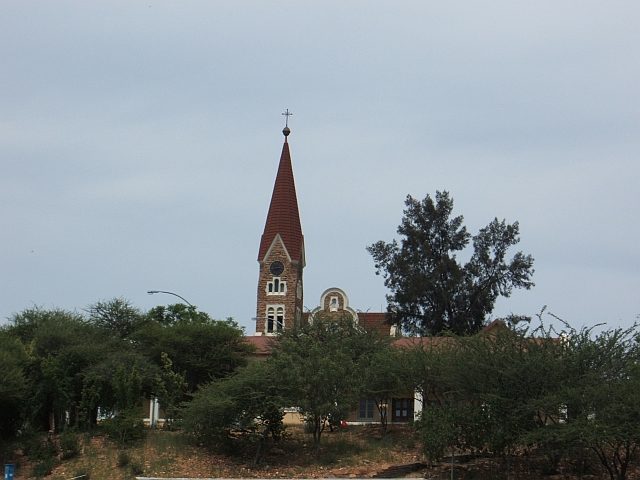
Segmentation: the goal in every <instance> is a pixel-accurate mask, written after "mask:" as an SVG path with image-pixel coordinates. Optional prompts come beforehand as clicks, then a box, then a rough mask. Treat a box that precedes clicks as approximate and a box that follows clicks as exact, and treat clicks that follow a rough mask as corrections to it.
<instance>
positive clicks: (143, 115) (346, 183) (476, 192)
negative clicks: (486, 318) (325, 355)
mask: <svg viewBox="0 0 640 480" xmlns="http://www.w3.org/2000/svg"><path fill="white" fill-rule="evenodd" d="M639 24H640V3H639V2H636V1H629V2H612V1H607V2H590V1H585V0H581V1H579V2H578V1H576V2H558V1H555V0H554V1H548V2H544V1H535V2H533V1H531V2H511V1H505V2H464V3H456V2H425V1H416V2H410V1H405V2H375V1H367V2H364V1H361V2H344V1H340V2H331V1H326V0H324V1H321V2H318V1H305V2H285V1H282V2H275V1H273V2H270V1H261V2H241V1H233V2H209V1H206V2H205V1H203V2H195V1H193V2H157V1H155V0H149V1H146V2H136V1H121V2H117V1H114V2H104V3H102V4H98V3H97V2H80V1H78V2H19V1H13V2H9V1H7V2H2V4H0V45H2V48H0V91H1V94H0V225H1V227H0V252H1V254H0V318H2V319H4V318H6V317H9V316H10V315H11V314H12V313H14V312H18V311H21V310H23V309H24V308H27V307H31V306H33V305H34V304H35V305H41V306H44V307H45V308H51V307H54V306H55V307H60V308H65V309H70V310H73V309H82V308H84V307H86V306H87V305H88V304H90V303H93V302H95V301H97V300H101V299H108V298H112V297H124V298H127V299H130V300H131V301H132V302H133V303H135V304H136V305H137V306H139V307H140V308H142V309H148V308H151V307H153V306H156V305H160V304H167V303H174V300H177V299H175V298H173V297H170V296H162V295H154V296H149V295H147V294H146V291H147V290H150V289H158V290H169V291H173V292H176V293H178V294H180V295H182V296H184V297H185V298H187V299H188V300H189V301H190V302H191V303H193V304H196V305H198V306H199V307H200V308H201V309H203V310H204V311H207V312H208V313H209V314H210V315H212V316H213V317H215V318H224V317H234V318H235V319H236V320H238V321H239V322H240V323H241V324H242V325H244V326H246V327H247V332H248V333H253V329H254V326H253V322H252V320H251V319H252V317H254V316H255V304H256V286H257V274H258V263H257V261H256V257H257V252H258V246H259V241H260V235H261V234H262V229H263V227H264V221H265V218H266V214H267V208H268V203H269V200H270V197H271V190H272V187H273V181H274V178H275V174H276V169H277V164H278V160H279V156H280V151H281V148H282V141H283V137H282V134H281V130H282V128H283V126H284V121H283V117H282V116H281V113H282V112H284V110H285V109H286V108H289V109H290V110H291V111H292V112H293V113H294V116H293V117H292V118H291V121H290V127H291V130H292V134H291V136H290V137H289V138H290V145H291V155H292V159H293V165H294V170H295V175H296V183H297V189H298V201H299V206H300V212H301V217H302V226H303V231H304V234H305V242H306V253H307V268H306V269H305V304H306V306H307V307H309V308H313V307H315V306H316V305H317V302H318V301H319V298H320V295H321V293H322V292H323V291H324V290H325V289H326V288H328V287H331V286H338V287H341V288H343V289H344V290H345V291H346V292H347V294H348V295H349V296H350V300H351V305H352V306H353V307H354V308H356V309H361V310H367V309H369V308H370V309H371V311H380V310H381V308H384V305H385V294H386V293H387V292H386V289H385V288H384V285H383V280H382V277H380V276H376V275H375V270H374V266H373V262H372V260H371V257H370V256H369V254H368V253H367V252H366V250H365V247H366V246H367V245H370V244H372V243H374V242H375V241H377V240H386V241H390V240H391V239H393V238H394V236H395V230H396V228H397V225H398V224H399V222H400V219H401V216H402V209H403V206H404V205H403V202H404V199H405V197H406V195H407V194H411V195H412V196H414V197H418V198H423V197H424V196H425V195H426V194H427V193H429V194H431V195H432V196H433V195H434V194H435V191H436V190H448V191H449V192H450V194H451V196H452V197H453V198H454V200H455V210H454V213H456V214H462V215H464V217H465V220H466V224H467V227H468V228H469V230H470V231H471V232H472V233H476V232H477V230H478V229H479V228H481V227H483V226H485V225H486V224H487V223H489V222H490V221H491V220H492V219H493V218H494V217H498V218H500V219H502V218H506V219H507V221H509V222H513V221H516V220H518V221H519V222H520V228H521V236H522V242H521V243H520V245H519V247H520V249H521V250H523V251H524V252H525V253H530V254H532V255H533V256H534V257H535V259H536V262H535V269H536V273H535V275H534V281H535V282H536V287H535V288H534V289H533V290H531V291H522V292H516V293H515V294H514V295H513V296H512V297H511V298H510V299H501V300H500V301H499V303H498V305H497V308H496V310H495V312H494V315H495V316H502V315H505V314H508V313H509V312H514V313H519V314H528V315H534V314H535V313H536V312H538V311H539V310H540V309H541V307H542V306H543V305H548V306H549V310H550V311H552V312H554V313H555V314H557V315H559V316H561V317H563V318H564V319H566V320H568V321H569V322H571V323H572V324H575V325H581V324H587V325H593V324H596V323H599V322H608V324H609V325H612V326H615V325H630V324H632V323H633V321H634V320H635V318H636V316H637V315H638V314H640V295H639V292H640V249H639V245H640V242H639V237H640V209H639V208H638V205H640V193H639V190H638V186H639V185H640V161H639V160H640V158H639V157H640V155H639V154H640V135H639V133H640V132H639V130H640V121H639V120H640V88H639V79H640V61H639V59H640V29H639V28H638V25H639ZM511 253H515V250H514V251H513V252H511Z"/></svg>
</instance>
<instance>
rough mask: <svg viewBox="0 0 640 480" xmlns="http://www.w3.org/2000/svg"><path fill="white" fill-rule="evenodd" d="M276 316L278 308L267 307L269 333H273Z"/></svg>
mask: <svg viewBox="0 0 640 480" xmlns="http://www.w3.org/2000/svg"><path fill="white" fill-rule="evenodd" d="M275 316H276V310H275V308H273V307H268V308H267V333H273V332H274V330H273V328H274V320H275Z"/></svg>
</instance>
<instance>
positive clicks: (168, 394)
mask: <svg viewBox="0 0 640 480" xmlns="http://www.w3.org/2000/svg"><path fill="white" fill-rule="evenodd" d="M160 358H161V361H162V374H161V376H160V379H159V381H158V390H157V397H158V400H159V401H160V405H161V406H162V408H163V409H164V412H165V425H164V427H165V428H170V427H171V425H172V424H173V421H174V420H175V418H176V415H177V412H178V406H179V404H180V402H181V401H182V399H183V397H184V393H185V391H186V389H187V382H186V380H185V374H184V373H176V372H174V371H173V362H172V361H171V359H170V358H169V355H167V354H166V353H165V352H162V354H161V357H160Z"/></svg>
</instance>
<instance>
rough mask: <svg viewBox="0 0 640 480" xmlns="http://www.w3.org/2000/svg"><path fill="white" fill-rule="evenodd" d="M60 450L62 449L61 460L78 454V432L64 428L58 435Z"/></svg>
mask: <svg viewBox="0 0 640 480" xmlns="http://www.w3.org/2000/svg"><path fill="white" fill-rule="evenodd" d="M60 450H62V460H68V459H70V458H73V457H75V456H76V455H79V454H80V438H79V437H78V434H77V433H76V432H75V431H74V430H72V429H70V428H65V429H64V430H63V432H62V435H60Z"/></svg>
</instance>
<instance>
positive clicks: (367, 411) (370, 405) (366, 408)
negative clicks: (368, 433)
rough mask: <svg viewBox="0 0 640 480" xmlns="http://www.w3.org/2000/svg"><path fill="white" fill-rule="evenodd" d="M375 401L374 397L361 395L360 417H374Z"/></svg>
mask: <svg viewBox="0 0 640 480" xmlns="http://www.w3.org/2000/svg"><path fill="white" fill-rule="evenodd" d="M374 407H375V402H374V401H373V398H367V397H360V408H358V418H373V409H374Z"/></svg>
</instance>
